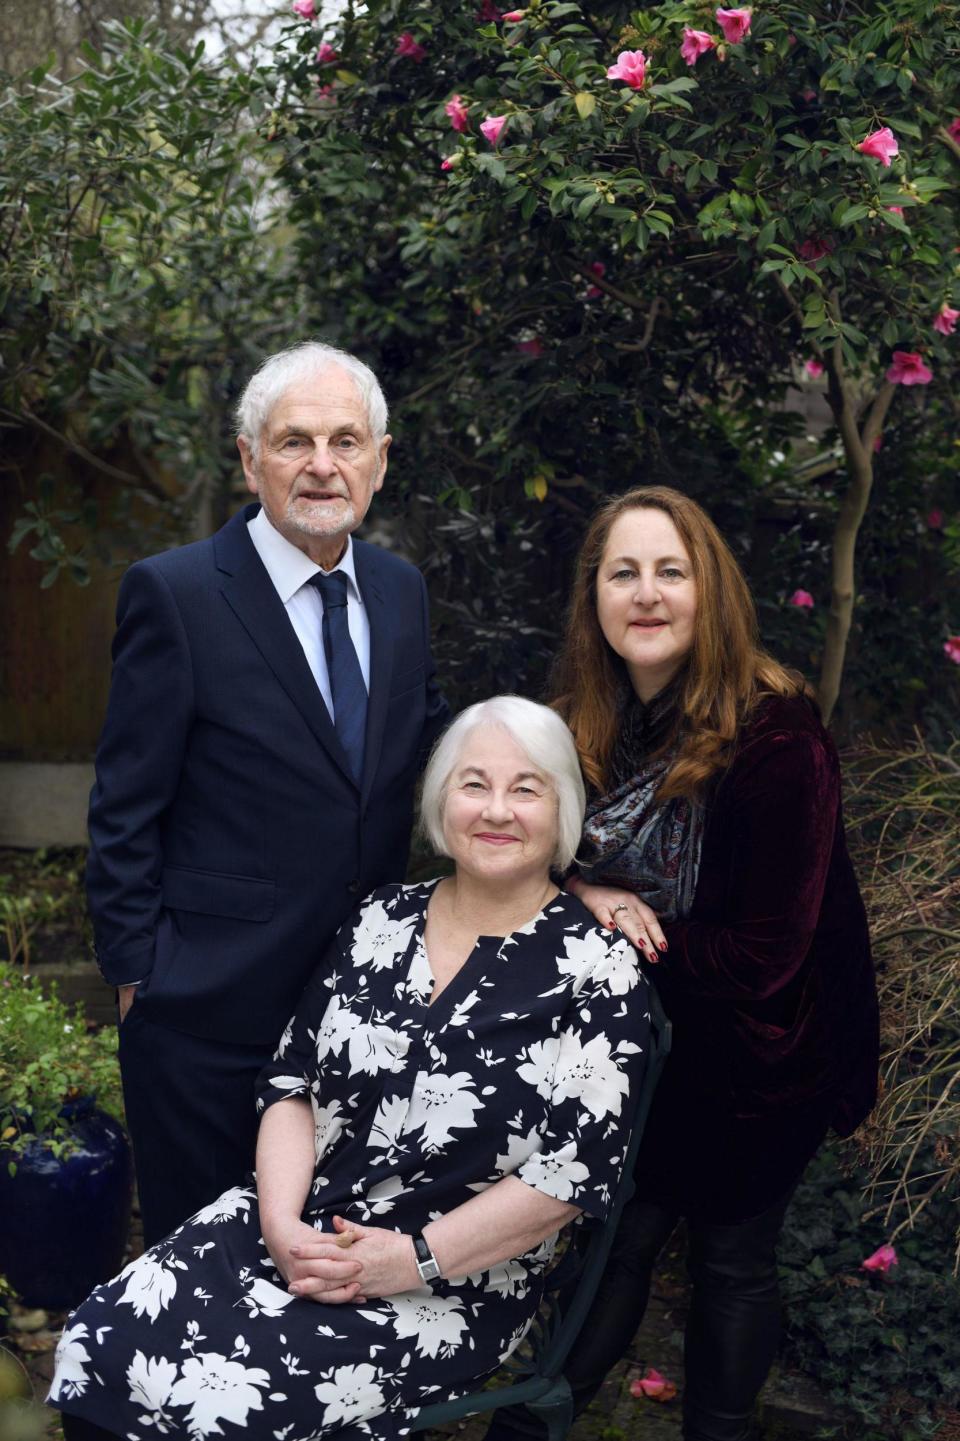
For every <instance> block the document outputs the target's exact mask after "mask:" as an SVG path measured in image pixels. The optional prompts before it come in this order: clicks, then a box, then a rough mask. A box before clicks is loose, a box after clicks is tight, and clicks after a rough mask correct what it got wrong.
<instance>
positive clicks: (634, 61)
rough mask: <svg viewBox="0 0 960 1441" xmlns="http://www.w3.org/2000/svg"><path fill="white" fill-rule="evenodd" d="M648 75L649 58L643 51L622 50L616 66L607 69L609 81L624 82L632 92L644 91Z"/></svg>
mask: <svg viewBox="0 0 960 1441" xmlns="http://www.w3.org/2000/svg"><path fill="white" fill-rule="evenodd" d="M646 75H647V57H646V55H644V53H643V51H642V50H621V51H620V54H619V55H618V56H617V63H616V65H610V66H608V68H607V79H608V80H622V81H623V83H624V85H629V86H630V89H631V90H642V89H643V82H644V80H645V79H646Z"/></svg>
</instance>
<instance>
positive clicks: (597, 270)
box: [587, 260, 607, 300]
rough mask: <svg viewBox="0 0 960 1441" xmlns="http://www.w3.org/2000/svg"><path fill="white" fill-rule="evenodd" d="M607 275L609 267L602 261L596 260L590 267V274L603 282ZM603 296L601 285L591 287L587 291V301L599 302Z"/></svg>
mask: <svg viewBox="0 0 960 1441" xmlns="http://www.w3.org/2000/svg"><path fill="white" fill-rule="evenodd" d="M606 273H607V267H606V266H605V265H604V263H603V261H602V260H594V261H593V262H592V264H591V265H590V274H591V275H595V276H596V277H597V278H598V279H599V280H602V279H603V277H604V276H605V275H606ZM602 294H603V291H602V290H601V289H600V287H599V285H591V286H590V288H589V289H588V291H587V299H588V300H599V299H600V297H601V296H602Z"/></svg>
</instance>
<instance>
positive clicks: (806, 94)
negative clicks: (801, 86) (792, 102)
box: [800, 86, 817, 105]
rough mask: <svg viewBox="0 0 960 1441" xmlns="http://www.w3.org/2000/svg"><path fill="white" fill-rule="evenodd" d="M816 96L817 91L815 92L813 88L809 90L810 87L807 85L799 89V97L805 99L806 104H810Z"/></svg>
mask: <svg viewBox="0 0 960 1441" xmlns="http://www.w3.org/2000/svg"><path fill="white" fill-rule="evenodd" d="M816 98H817V92H816V91H815V90H811V89H810V88H809V86H808V87H807V89H806V90H801V91H800V99H801V100H805V101H806V102H807V104H808V105H812V104H813V102H814V100H816Z"/></svg>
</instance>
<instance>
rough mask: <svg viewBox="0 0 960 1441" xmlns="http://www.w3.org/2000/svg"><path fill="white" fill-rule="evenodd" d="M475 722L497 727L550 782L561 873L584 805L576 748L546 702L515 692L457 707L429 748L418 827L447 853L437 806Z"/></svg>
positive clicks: (571, 853) (440, 806)
mask: <svg viewBox="0 0 960 1441" xmlns="http://www.w3.org/2000/svg"><path fill="white" fill-rule="evenodd" d="M478 726H499V727H500V728H501V729H502V730H504V731H506V733H507V735H508V736H510V737H511V739H512V740H514V741H515V742H516V743H517V745H518V746H520V748H521V750H523V751H525V752H526V754H527V755H528V756H529V757H530V761H531V763H532V765H533V768H534V770H537V771H539V772H540V773H541V775H543V776H544V777H545V779H546V780H548V781H549V782H550V785H551V786H552V787H553V790H554V793H555V795H556V797H557V849H556V853H555V855H554V858H553V862H554V865H555V866H557V868H558V869H559V870H561V871H565V870H566V868H567V867H568V866H569V864H570V862H571V861H572V860H573V858H574V856H575V855H576V851H577V846H578V845H579V844H580V832H581V830H582V829H583V812H584V807H585V805H586V793H585V791H584V785H583V776H582V775H581V772H580V761H579V758H578V756H577V748H576V746H575V745H574V742H573V736H572V735H571V734H570V732H569V730H568V729H567V727H566V725H565V724H564V722H563V721H562V720H561V719H560V717H559V716H558V715H557V713H556V711H553V710H551V709H550V707H549V706H545V705H538V704H537V702H536V701H532V700H525V699H524V698H523V696H519V695H495V696H493V697H492V698H491V699H490V700H482V701H479V702H478V703H477V704H476V705H472V706H468V707H467V709H466V710H464V711H461V712H460V714H459V715H458V716H457V718H456V720H454V721H453V723H452V724H451V725H450V726H449V727H448V729H447V730H446V731H444V733H443V735H442V736H441V737H440V739H439V740H438V741H437V744H436V745H435V746H434V749H433V754H432V755H431V757H430V759H429V761H428V762H427V769H426V771H425V772H424V776H423V788H422V791H421V794H420V827H421V829H422V831H423V833H424V835H425V836H426V838H427V840H428V841H429V842H430V844H431V845H432V846H433V848H434V850H435V851H436V852H437V855H440V856H445V855H449V851H448V849H447V842H446V838H445V836H444V832H443V807H444V801H445V800H446V795H447V787H448V786H449V784H450V777H451V776H452V775H453V773H454V771H455V770H456V768H457V762H458V761H459V759H460V755H461V752H462V751H463V746H464V742H465V741H466V739H467V736H468V735H470V733H471V732H472V731H475V730H476V729H477V727H478Z"/></svg>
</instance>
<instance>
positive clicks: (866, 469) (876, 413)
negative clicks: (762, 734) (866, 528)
mask: <svg viewBox="0 0 960 1441" xmlns="http://www.w3.org/2000/svg"><path fill="white" fill-rule="evenodd" d="M826 362H827V379H828V384H829V388H828V399H829V401H830V406H831V409H832V410H833V413H834V415H835V417H836V421H837V426H838V428H839V431H840V436H841V438H842V440H843V450H844V455H845V456H846V460H847V475H848V477H849V484H848V486H847V493H846V495H845V496H844V497H843V501H842V503H841V505H840V513H839V515H838V516H837V524H836V526H835V528H834V532H833V554H832V559H831V567H830V582H831V584H830V614H829V616H828V618H827V633H826V637H825V639H824V644H823V657H822V660H821V664H820V681H819V685H818V687H817V691H818V695H819V699H820V707H821V710H822V712H823V719H824V723H825V724H829V721H830V717H831V716H832V714H833V710H834V707H835V706H836V703H837V697H838V696H839V694H840V682H841V680H842V678H843V666H844V661H845V660H846V654H847V641H848V640H849V637H850V626H851V624H852V622H853V606H854V601H855V600H856V569H855V560H856V547H857V536H858V535H859V533H860V525H861V523H862V521H863V517H864V515H865V514H866V509H867V505H868V503H869V500H870V492H871V490H872V489H873V454H874V451H873V447H874V442H875V441H876V440H877V438H878V436H879V435H880V432H881V429H882V427H883V422H884V419H885V417H886V414H887V411H888V410H889V408H890V402H891V400H892V399H893V392H894V387H893V386H892V385H891V383H890V381H889V380H885V381H884V382H883V384H882V385H881V387H880V389H879V390H878V391H877V393H876V395H875V396H874V398H873V400H872V402H871V404H870V406H869V408H868V410H867V418H866V421H865V422H864V425H863V428H862V430H861V429H860V428H859V427H858V425H857V416H856V408H855V404H854V395H853V391H852V389H851V386H850V382H849V381H848V380H847V378H846V374H845V371H844V364H843V351H842V348H841V343H840V341H839V339H838V340H837V341H836V343H835V344H834V346H833V348H832V351H831V352H829V353H828V354H827V356H826Z"/></svg>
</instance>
